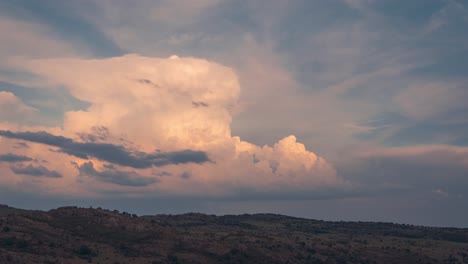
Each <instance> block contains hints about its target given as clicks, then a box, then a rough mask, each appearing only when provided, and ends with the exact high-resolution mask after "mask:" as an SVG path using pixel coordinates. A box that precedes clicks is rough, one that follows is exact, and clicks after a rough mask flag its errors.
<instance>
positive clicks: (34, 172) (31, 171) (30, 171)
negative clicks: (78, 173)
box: [10, 164, 63, 178]
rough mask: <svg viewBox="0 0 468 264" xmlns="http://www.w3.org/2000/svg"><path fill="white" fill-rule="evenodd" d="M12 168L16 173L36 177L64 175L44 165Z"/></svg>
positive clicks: (60, 176)
mask: <svg viewBox="0 0 468 264" xmlns="http://www.w3.org/2000/svg"><path fill="white" fill-rule="evenodd" d="M10 169H11V170H12V171H13V172H14V173H16V174H24V175H29V176H34V177H48V178H62V177H63V176H62V175H61V174H60V173H58V172H57V171H54V170H49V169H47V168H46V167H44V166H33V165H31V164H29V165H28V166H26V167H25V166H22V165H18V166H11V167H10Z"/></svg>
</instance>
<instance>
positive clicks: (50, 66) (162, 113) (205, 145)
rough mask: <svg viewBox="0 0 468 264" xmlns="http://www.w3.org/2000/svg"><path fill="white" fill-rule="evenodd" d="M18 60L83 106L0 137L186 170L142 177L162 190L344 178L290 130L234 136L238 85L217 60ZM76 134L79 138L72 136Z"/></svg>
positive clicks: (227, 189) (309, 184) (296, 184)
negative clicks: (55, 125)
mask: <svg viewBox="0 0 468 264" xmlns="http://www.w3.org/2000/svg"><path fill="white" fill-rule="evenodd" d="M17 63H18V64H17V66H18V67H20V68H22V69H24V70H27V71H29V72H31V73H33V74H35V75H36V76H40V77H41V78H43V82H44V83H49V84H50V85H52V86H57V87H65V88H66V89H68V90H69V91H70V93H71V94H72V95H73V96H75V97H76V98H78V99H79V100H82V101H86V102H88V103H89V107H88V108H87V109H86V111H69V112H66V113H65V115H64V122H63V129H62V130H61V131H57V130H55V132H54V134H52V133H50V132H44V131H42V132H41V131H37V130H36V131H34V132H13V131H11V130H5V129H4V130H1V131H0V135H2V136H4V137H8V138H13V139H21V140H26V141H30V142H36V143H42V144H46V145H49V146H55V147H58V148H59V150H60V151H61V152H63V153H66V154H69V155H72V156H75V157H79V158H82V159H96V160H98V161H102V162H110V163H113V164H116V165H120V166H127V167H132V168H135V169H136V171H135V173H137V174H139V175H141V176H146V177H151V176H154V175H155V173H156V174H157V173H158V172H157V171H156V172H155V171H152V170H153V169H155V168H156V167H159V166H165V170H164V171H166V172H167V175H168V174H171V175H184V173H190V177H162V178H160V181H159V182H158V184H156V185H147V186H142V187H145V188H146V187H147V189H151V190H157V191H158V192H164V193H185V194H198V195H200V194H207V193H209V194H212V195H213V194H217V195H227V194H231V195H232V194H234V193H238V190H240V189H245V188H248V189H251V190H253V191H255V190H259V191H260V190H262V191H265V192H267V191H273V190H278V189H281V190H285V191H288V190H289V191H292V190H298V189H300V190H304V191H305V190H313V189H317V188H320V186H330V185H332V186H344V185H346V183H345V182H344V181H343V180H342V179H340V178H339V177H338V176H337V175H336V171H335V170H334V168H333V166H332V165H331V164H330V163H328V162H327V161H326V160H325V159H324V158H322V157H319V156H317V155H316V154H315V153H313V152H310V151H308V150H307V149H306V147H305V146H304V144H302V143H300V142H297V138H296V137H295V136H293V135H290V136H287V137H285V138H283V139H281V140H279V141H278V142H277V143H275V144H274V145H273V146H268V145H265V146H257V145H255V144H252V143H249V142H246V141H243V140H241V139H240V138H239V137H236V136H232V135H231V122H232V115H234V114H235V113H236V112H238V110H239V102H238V100H239V96H240V84H239V81H238V77H237V75H236V73H235V72H234V71H233V70H232V69H231V68H228V67H226V66H223V65H220V64H218V63H215V62H211V61H207V60H204V59H198V58H191V57H187V58H181V57H177V56H171V57H170V58H155V57H144V56H139V55H132V54H130V55H125V56H121V57H114V58H106V59H93V60H88V59H80V58H67V59H45V60H30V61H28V60H22V61H20V60H18V61H17ZM65 69H66V70H65ZM264 74H266V73H264ZM265 76H266V75H265ZM282 78H284V79H285V80H284V81H282V82H281V84H282V85H283V84H287V83H289V82H288V81H287V80H286V79H288V78H289V77H287V76H282V77H281V76H280V77H279V79H281V80H282ZM281 94H282V93H279V94H278V95H281ZM97 128H100V129H97ZM102 128H105V129H102ZM23 130H24V128H23ZM98 130H99V131H98ZM58 134H60V135H58ZM77 135H78V137H79V138H80V139H81V141H83V142H79V141H77V140H74V139H72V138H73V137H76V136H77ZM155 150H157V151H155ZM201 150H202V151H201ZM92 162H93V164H98V163H96V161H95V160H93V161H92ZM77 163H80V162H79V161H77ZM83 164H84V163H81V164H80V165H79V166H83ZM98 165H100V166H102V167H103V168H105V166H104V165H102V164H98ZM87 166H89V164H88V165H87ZM105 170H111V169H108V168H106V169H105ZM95 174H96V175H97V173H95ZM185 175H188V174H185ZM121 177H123V176H121ZM109 178H110V176H109ZM122 181H123V180H122ZM187 184H190V186H191V188H187V187H186V186H187ZM93 187H96V188H97V189H99V187H98V185H96V186H93Z"/></svg>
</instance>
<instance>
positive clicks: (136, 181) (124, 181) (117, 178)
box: [76, 161, 157, 187]
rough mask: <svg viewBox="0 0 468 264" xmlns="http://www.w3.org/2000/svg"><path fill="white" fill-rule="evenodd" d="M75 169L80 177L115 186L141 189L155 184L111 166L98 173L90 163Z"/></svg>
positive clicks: (150, 179) (151, 180) (130, 172)
mask: <svg viewBox="0 0 468 264" xmlns="http://www.w3.org/2000/svg"><path fill="white" fill-rule="evenodd" d="M76 168H77V169H78V170H79V172H80V175H86V176H90V177H93V178H95V179H97V180H99V181H102V182H109V183H114V184H117V185H123V186H134V187H141V186H148V185H151V184H153V183H155V182H157V180H156V179H153V178H148V177H144V176H141V175H139V174H138V173H136V172H134V171H120V170H117V169H115V168H114V167H113V166H105V168H106V169H105V170H102V171H98V170H96V169H95V168H94V164H93V163H92V162H91V161H88V162H85V163H83V164H82V165H81V166H78V165H76Z"/></svg>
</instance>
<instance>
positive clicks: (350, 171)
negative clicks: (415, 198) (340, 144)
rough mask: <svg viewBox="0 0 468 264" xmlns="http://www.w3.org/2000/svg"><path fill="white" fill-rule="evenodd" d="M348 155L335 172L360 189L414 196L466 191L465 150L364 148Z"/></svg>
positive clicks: (467, 158)
mask: <svg viewBox="0 0 468 264" xmlns="http://www.w3.org/2000/svg"><path fill="white" fill-rule="evenodd" d="M348 153H349V151H348ZM351 153H352V154H351V155H350V156H349V157H348V159H347V160H346V161H344V160H342V161H341V162H338V163H337V164H336V165H337V170H338V171H339V172H340V173H341V174H342V175H343V176H344V177H346V178H347V179H349V180H350V181H352V182H354V183H355V184H356V185H358V186H361V187H363V188H372V189H380V190H382V191H383V190H385V189H387V190H400V191H404V192H414V193H428V192H429V193H430V192H432V190H437V189H443V190H444V191H445V192H448V193H453V194H455V195H457V194H464V193H466V189H467V188H468V178H467V177H466V172H467V171H468V147H456V146H447V145H421V146H407V147H387V148H384V147H372V146H367V147H366V148H361V149H354V150H353V151H352V152H351ZM345 163H346V164H345Z"/></svg>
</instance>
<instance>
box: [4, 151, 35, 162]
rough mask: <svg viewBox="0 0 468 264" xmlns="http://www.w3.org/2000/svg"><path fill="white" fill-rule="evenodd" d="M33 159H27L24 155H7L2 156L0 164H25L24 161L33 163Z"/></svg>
mask: <svg viewBox="0 0 468 264" xmlns="http://www.w3.org/2000/svg"><path fill="white" fill-rule="evenodd" d="M32 160H33V159H32V158H30V157H26V156H23V155H16V154H13V153H7V154H0V162H2V161H4V162H23V161H32Z"/></svg>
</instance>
